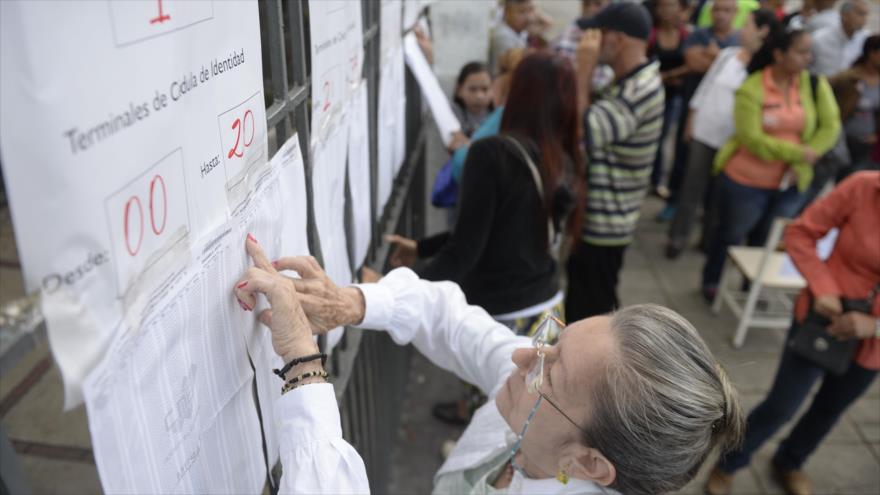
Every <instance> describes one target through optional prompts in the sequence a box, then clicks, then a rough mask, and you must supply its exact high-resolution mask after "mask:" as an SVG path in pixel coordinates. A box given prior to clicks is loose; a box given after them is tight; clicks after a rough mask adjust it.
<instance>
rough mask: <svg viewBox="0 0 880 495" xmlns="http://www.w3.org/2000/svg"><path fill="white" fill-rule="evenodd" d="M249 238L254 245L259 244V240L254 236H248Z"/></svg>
mask: <svg viewBox="0 0 880 495" xmlns="http://www.w3.org/2000/svg"><path fill="white" fill-rule="evenodd" d="M247 238H248V240H249V241H251V242H253V243H254V244H259V242H257V239H256V238H255V237H254V236H252V235H250V234H248V237H247Z"/></svg>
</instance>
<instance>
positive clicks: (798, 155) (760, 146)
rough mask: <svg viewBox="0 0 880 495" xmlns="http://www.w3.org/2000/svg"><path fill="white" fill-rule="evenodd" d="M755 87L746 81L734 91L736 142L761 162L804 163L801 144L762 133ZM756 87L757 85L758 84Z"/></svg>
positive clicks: (760, 108)
mask: <svg viewBox="0 0 880 495" xmlns="http://www.w3.org/2000/svg"><path fill="white" fill-rule="evenodd" d="M752 77H761V76H760V73H758V75H757V76H754V75H753V76H752ZM754 84H755V81H754V80H752V81H750V80H748V79H747V80H746V82H745V83H743V85H742V86H740V88H739V89H738V90H737V92H736V98H735V100H734V104H733V120H734V125H735V128H736V132H735V133H736V139H737V141H739V143H740V144H742V145H743V146H745V147H746V148H748V149H749V151H751V152H752V153H753V154H754V155H755V156H757V157H758V158H760V159H762V160H782V161H784V162H786V163H803V162H806V161H807V160H806V156H805V149H804V147H803V146H802V145H800V144H797V143H792V142H789V141H784V140H782V139H777V138H775V137H773V136H770V135H769V134H767V133H765V132H764V122H763V117H764V116H763V108H762V103H761V98H760V97H759V96H758V95H756V94H755V88H754V87H753V86H754ZM757 84H758V85H760V81H758V82H757ZM759 90H760V89H759Z"/></svg>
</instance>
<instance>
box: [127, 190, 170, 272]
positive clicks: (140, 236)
mask: <svg viewBox="0 0 880 495" xmlns="http://www.w3.org/2000/svg"><path fill="white" fill-rule="evenodd" d="M157 185H158V186H161V187H162V225H156V206H155V205H156V201H154V198H155V197H156V186H157ZM133 206H134V207H137V219H138V222H139V226H138V230H137V242H136V243H135V244H134V246H132V235H131V227H132V222H131V215H132V213H134V208H132V207H133ZM122 215H123V218H122V229H123V232H122V233H123V235H124V236H125V249H126V250H127V251H128V254H129V255H131V256H137V254H138V251H140V249H141V243H142V242H143V240H144V207H143V206H142V205H141V198H140V197H138V196H132V197H130V198H128V201H126V202H125V211H124V212H123V213H122ZM167 220H168V194H167V191H166V190H165V179H163V178H162V176H161V175H158V174H156V175H154V176H153V179H152V180H151V181H150V227H151V228H152V230H153V233H154V234H156V235H159V234H161V233H162V232H163V231H164V230H165V224H166V223H167Z"/></svg>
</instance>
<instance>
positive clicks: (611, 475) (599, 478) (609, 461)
mask: <svg viewBox="0 0 880 495" xmlns="http://www.w3.org/2000/svg"><path fill="white" fill-rule="evenodd" d="M246 247H247V251H248V253H249V254H250V256H251V257H252V258H253V260H254V264H255V266H254V267H252V268H250V269H249V270H248V271H247V272H246V273H245V275H244V276H243V277H242V279H241V280H239V281H238V283H237V284H236V287H235V289H234V291H235V294H236V297H238V298H239V300H240V301H242V302H243V307H248V308H254V307H256V302H257V301H256V298H257V297H263V296H265V297H266V299H267V300H268V302H269V305H270V307H271V308H270V309H268V310H266V311H264V312H263V313H261V314H260V315H259V317H260V320H261V321H262V322H263V323H265V324H266V325H267V326H269V328H270V329H271V331H272V342H273V345H274V348H275V351H276V352H277V353H278V354H279V355H280V356H281V357H282V358H283V359H284V361H285V362H286V363H290V366H286V367H285V370H284V373H283V375H284V377H283V379H284V380H285V385H284V388H283V390H284V393H283V394H282V396H281V398H280V399H279V401H278V403H277V404H276V406H275V407H276V411H277V413H278V417H280V418H283V419H282V420H281V435H282V438H281V439H280V440H281V441H280V443H281V461H282V465H283V470H284V475H283V477H282V479H281V489H282V491H284V492H287V493H363V492H368V491H369V483H368V481H367V478H366V471H365V469H364V464H363V461H362V460H361V458H360V456H359V455H358V454H357V452H356V451H355V450H354V449H353V448H352V447H351V446H350V445H349V444H348V443H347V442H345V441H344V440H343V439H342V433H341V427H340V422H339V412H338V407H337V404H336V399H335V395H334V392H333V387H332V385H330V384H327V383H324V378H325V377H326V373H324V372H323V369H322V364H321V360H320V359H319V357H320V354H319V353H318V349H317V346H316V345H315V343H314V339H313V338H312V335H313V334H319V333H321V332H325V331H327V330H328V329H330V328H334V327H336V326H339V325H355V326H360V327H362V328H370V329H383V330H384V331H386V332H388V334H389V335H390V336H391V338H392V339H394V341H395V342H396V343H398V344H401V345H405V344H413V345H415V347H416V348H417V349H418V350H419V351H420V352H421V353H422V354H424V355H425V356H427V357H428V358H429V359H430V360H431V361H432V362H433V363H434V364H436V365H438V366H440V367H442V368H444V369H447V370H449V371H451V372H453V373H455V374H457V375H458V376H459V377H460V378H462V379H464V380H466V381H469V382H471V383H473V384H475V385H477V386H478V387H480V388H481V389H482V390H483V391H485V393H486V394H487V395H488V396H489V398H490V400H489V402H488V403H487V404H486V405H484V406H483V407H481V408H480V409H478V410H477V412H476V413H475V415H474V418H473V421H472V422H471V424H470V426H469V427H468V428H467V430H465V432H464V434H463V435H462V437H461V439H460V440H459V442H458V444H457V446H456V448H455V450H453V452H452V453H451V454H450V456H449V458H448V459H447V460H446V462H445V464H444V465H443V466H442V467H441V468H440V471H439V472H438V473H437V475H436V476H435V479H434V483H435V486H434V493H470V494H479V493H524V494H525V493H560V494H574V493H583V494H586V493H613V492H615V491H617V492H622V493H626V494H658V493H664V492H669V491H673V490H676V489H678V488H681V487H682V486H683V485H685V484H686V483H687V482H688V481H689V480H691V479H692V478H693V477H694V475H695V474H696V473H697V471H698V470H699V468H700V466H701V465H702V463H703V461H704V460H705V459H706V457H707V456H708V454H709V453H710V452H711V451H712V450H713V449H714V448H716V447H721V448H729V447H730V446H731V445H734V444H736V443H737V442H738V441H739V438H740V436H741V433H742V428H743V417H742V413H741V410H740V406H739V400H738V398H737V396H736V393H735V391H734V390H733V388H732V386H731V384H730V382H729V380H728V378H727V376H726V374H725V373H724V371H723V370H721V368H720V367H719V366H718V363H717V362H716V361H715V359H714V357H713V356H712V354H711V353H710V352H709V349H708V348H707V347H706V345H705V343H704V342H703V340H702V339H701V338H700V336H699V335H698V333H697V331H696V330H695V329H694V327H693V326H692V325H691V324H690V323H688V322H687V321H686V320H685V319H684V318H682V317H681V316H680V315H678V314H677V313H675V312H674V311H671V310H669V309H666V308H663V307H660V306H656V305H638V306H631V307H628V308H625V309H622V310H620V311H618V312H616V313H614V314H612V315H609V316H599V317H594V318H588V319H585V320H581V321H578V322H575V323H573V324H571V325H569V326H568V327H566V328H565V330H564V331H562V333H561V335H560V337H559V340H558V342H557V343H556V344H555V345H549V344H546V343H545V342H544V341H543V340H542V339H541V338H540V337H539V338H536V339H535V340H534V341H533V340H532V339H529V338H526V337H520V336H515V335H513V334H511V333H510V331H508V330H507V328H506V327H504V326H503V325H501V324H499V323H497V322H496V321H495V320H493V319H492V318H491V317H490V316H489V315H488V314H487V313H486V312H485V311H484V310H483V309H481V308H479V307H476V306H470V305H468V304H467V301H466V300H465V297H464V294H463V293H462V292H461V290H460V289H459V287H458V286H457V285H455V284H453V283H451V282H428V281H424V280H420V279H419V278H418V276H417V275H416V274H415V273H413V272H412V271H410V270H409V269H406V268H399V269H397V270H394V271H392V272H391V273H389V274H388V275H387V276H385V277H384V278H383V279H382V280H381V281H380V282H379V283H376V284H361V285H355V286H351V287H346V288H339V287H337V286H335V285H334V284H333V283H332V282H331V281H330V280H329V279H328V278H327V276H326V275H325V274H324V272H323V270H322V269H321V267H320V266H319V265H318V263H317V262H316V261H315V260H314V258H310V257H298V258H283V259H281V260H278V261H276V262H273V263H270V262H269V260H268V259H266V257H265V255H264V253H263V251H262V250H261V249H260V247H259V246H258V245H257V244H256V242H255V241H253V240H250V239H249V240H248V241H247V246H246ZM279 270H281V271H283V270H293V271H296V272H297V273H298V274H299V275H300V276H301V277H302V278H301V279H296V278H289V277H286V276H284V275H282V274H281V273H279ZM261 294H262V295H263V296H261ZM552 324H553V321H548V325H552Z"/></svg>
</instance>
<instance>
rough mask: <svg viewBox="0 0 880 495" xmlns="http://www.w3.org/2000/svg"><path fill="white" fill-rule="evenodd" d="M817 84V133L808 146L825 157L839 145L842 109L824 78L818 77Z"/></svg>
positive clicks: (808, 142) (811, 137)
mask: <svg viewBox="0 0 880 495" xmlns="http://www.w3.org/2000/svg"><path fill="white" fill-rule="evenodd" d="M818 77H819V79H818V81H817V84H816V93H817V94H816V97H815V98H814V101H815V102H816V126H817V127H816V132H815V133H813V135H812V136H810V139H809V140H807V142H806V143H804V144H806V145H807V146H809V147H810V148H812V149H813V151H815V152H816V154H818V155H820V156H821V155H824V154H825V153H826V152H828V151H829V150H831V148H833V147H834V145H835V143H837V138H838V137H839V136H840V108H838V106H837V100H836V99H835V98H834V92H833V91H832V90H831V85H830V84H828V80H827V79H825V77H824V76H818Z"/></svg>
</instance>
